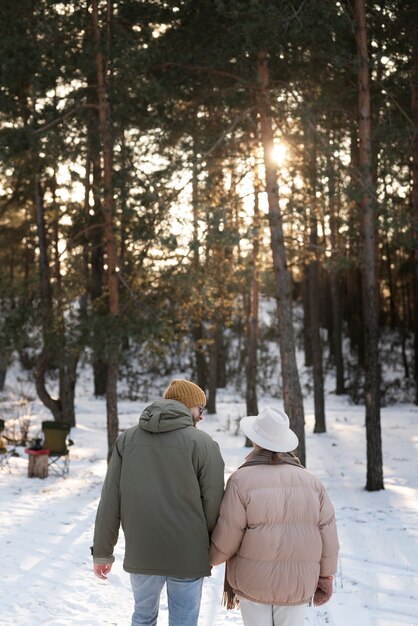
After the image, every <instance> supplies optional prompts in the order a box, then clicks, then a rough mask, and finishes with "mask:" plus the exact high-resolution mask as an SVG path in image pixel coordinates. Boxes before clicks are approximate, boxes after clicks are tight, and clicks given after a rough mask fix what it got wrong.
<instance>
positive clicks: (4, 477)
mask: <svg viewBox="0 0 418 626" xmlns="http://www.w3.org/2000/svg"><path fill="white" fill-rule="evenodd" d="M166 382H167V383H168V382H169V381H168V380H167V381H166ZM13 388H14V385H13V381H12V379H10V380H8V386H7V389H6V392H5V393H3V394H2V395H1V396H0V413H1V417H3V418H6V419H7V418H8V417H10V415H11V414H12V413H11V412H12V409H11V408H10V407H11V404H10V401H11V400H12V399H13V394H12V389H13ZM77 389H78V396H77V403H76V404H77V427H76V428H74V429H73V430H72V433H71V436H72V438H73V439H74V441H75V445H74V447H73V448H71V463H70V472H69V475H68V477H67V478H65V479H62V478H59V477H58V476H55V475H53V474H51V473H50V475H49V476H48V478H46V479H44V480H41V479H37V478H31V479H30V478H28V477H27V464H28V460H27V457H26V455H25V453H24V450H23V448H19V454H20V456H19V457H18V458H13V459H11V461H10V465H11V471H10V473H9V472H8V471H7V470H5V469H2V470H1V471H0V493H1V508H0V540H1V546H2V550H1V563H2V570H3V573H2V583H1V591H2V593H1V617H0V623H1V624H2V626H35V625H36V626H40V625H42V626H70V625H72V626H73V625H75V624H77V625H80V626H81V625H83V626H99V625H109V626H110V625H111V626H128V625H129V624H130V616H131V613H132V595H131V590H130V584H129V577H128V575H127V574H126V573H125V572H124V571H123V569H122V559H123V550H124V545H123V535H122V533H121V535H120V538H119V543H118V545H117V548H116V551H115V555H116V562H115V564H114V566H113V569H112V572H111V574H110V576H109V580H108V581H106V582H104V581H99V580H98V579H97V578H95V577H94V575H93V573H92V563H91V557H90V549H89V547H90V545H91V543H92V535H93V525H94V518H95V512H96V508H97V504H98V500H99V496H100V489H101V485H102V482H103V478H104V475H105V472H106V460H105V458H106V417H105V402H104V401H103V400H100V399H95V398H93V397H92V395H91V393H90V392H89V389H91V382H90V381H89V380H88V378H87V377H86V378H85V379H82V380H80V381H79V383H78V387H77ZM151 396H152V394H151ZM153 399H158V396H157V395H156V396H155V398H153V397H150V400H153ZM272 403H273V404H276V405H279V406H280V403H278V401H277V400H276V401H274V400H272V399H271V398H268V397H262V398H261V399H260V402H259V404H260V408H262V407H263V406H265V405H267V404H272ZM146 404H147V403H142V402H129V401H121V402H120V405H119V412H120V427H121V428H127V427H130V426H132V425H134V424H136V422H137V420H138V418H139V415H140V413H141V411H142V409H143V408H144V406H145V405H146ZM305 407H306V409H305V410H306V433H307V435H306V447H307V467H308V469H309V470H310V471H312V472H313V473H315V474H316V475H317V476H318V477H319V478H320V479H321V480H322V481H323V483H324V484H325V486H326V488H327V490H328V492H329V494H330V497H331V499H332V501H333V503H334V506H335V509H336V516H337V524H338V530H339V536H340V542H341V553H340V559H339V569H338V575H337V577H336V584H335V593H334V596H333V598H332V600H331V602H330V603H329V604H327V605H326V606H324V607H322V608H318V609H314V608H312V609H309V610H308V614H307V618H306V622H305V626H307V625H310V626H317V625H319V624H328V625H330V626H401V625H402V626H405V625H410V626H418V471H417V467H418V466H417V452H418V429H417V426H418V412H417V408H416V407H415V406H412V405H398V406H392V407H390V408H385V409H382V432H383V451H384V477H385V490H384V491H379V492H374V493H368V492H366V491H365V490H364V484H365V480H366V439H365V428H364V408H363V407H361V406H353V405H352V404H350V402H349V400H348V399H347V398H346V397H336V396H335V395H332V394H328V395H327V402H326V408H327V431H328V432H327V433H326V434H322V435H314V434H312V430H313V414H312V401H311V400H310V399H309V398H308V399H307V400H306V403H305ZM217 409H218V413H217V414H216V415H212V416H206V417H205V420H204V421H203V422H202V423H201V424H200V425H199V427H200V428H202V429H204V430H206V431H207V432H209V433H210V434H211V435H212V436H213V437H214V438H215V439H216V440H217V441H218V442H219V445H220V447H221V451H222V454H223V456H224V459H225V463H226V478H227V477H228V476H229V474H230V473H231V472H232V471H233V470H234V469H235V468H236V467H237V466H238V465H239V464H240V463H241V462H242V461H243V459H244V457H245V455H246V454H247V453H248V449H246V448H244V438H243V436H242V434H241V433H239V432H238V420H239V418H241V417H243V416H244V415H245V404H244V402H243V400H242V398H240V397H237V396H236V395H235V394H234V393H233V392H231V391H220V392H219V401H218V406H217ZM49 418H50V416H49V414H48V412H47V411H46V410H45V409H44V408H43V407H41V406H40V405H39V404H38V403H37V402H35V401H34V402H33V403H32V406H31V417H30V419H31V433H32V434H33V435H35V434H36V433H37V431H38V430H39V428H40V422H41V420H42V419H49ZM222 586H223V566H220V567H217V568H214V570H213V575H212V577H211V578H207V579H206V580H205V584H204V591H203V600H202V608H201V614H200V621H199V625H200V626H221V625H224V624H225V625H229V624H231V625H232V624H234V625H237V626H238V625H241V624H242V621H241V616H240V612H239V610H234V611H228V612H227V611H225V610H224V609H223V608H222V607H221V604H220V599H221V593H222ZM158 623H159V625H161V626H166V625H167V624H168V614H167V602H166V598H165V597H163V598H162V602H161V610H160V616H159V622H158Z"/></svg>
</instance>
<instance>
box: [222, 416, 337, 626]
mask: <svg viewBox="0 0 418 626" xmlns="http://www.w3.org/2000/svg"><path fill="white" fill-rule="evenodd" d="M241 427H242V429H243V430H244V433H245V434H246V435H247V437H248V438H249V439H250V440H251V441H252V442H253V443H254V444H255V445H254V451H253V452H252V453H251V454H250V455H249V456H248V457H247V459H246V463H245V464H244V466H241V468H239V469H238V470H237V471H236V472H234V473H233V474H232V475H231V477H230V479H229V481H228V484H227V487H226V491H225V495H224V499H223V501H222V505H221V509H220V516H219V518H218V521H217V524H216V526H215V529H214V531H213V533H212V545H211V553H210V562H211V564H212V565H219V564H220V563H223V562H225V561H227V588H229V592H230V593H231V592H233V594H235V596H237V597H238V599H239V601H240V607H241V612H242V617H243V621H244V624H245V626H256V625H257V626H267V625H268V626H284V625H286V626H299V625H300V626H302V625H303V621H304V615H305V609H306V606H307V605H308V604H309V603H310V602H311V601H312V599H313V600H314V603H315V604H316V605H318V604H323V603H324V602H326V601H327V600H328V599H329V598H330V596H331V594H332V582H333V575H334V574H335V572H336V569H337V556H338V549H339V544H338V538H337V531H336V525H335V518H334V508H333V506H332V504H331V501H330V499H329V497H328V495H327V493H326V491H325V488H324V486H323V485H322V483H321V482H320V481H319V480H318V479H317V478H316V477H315V476H313V475H312V474H310V473H309V472H307V471H306V470H305V469H304V468H303V467H302V466H301V465H300V462H299V460H298V459H297V458H296V457H295V456H294V455H292V454H288V452H289V450H294V449H295V448H296V447H297V444H298V439H297V437H296V435H295V433H293V432H292V431H291V430H290V428H289V420H288V417H287V415H286V414H285V413H283V412H282V411H278V410H277V409H271V408H266V409H264V410H263V411H262V412H261V413H260V415H258V416H255V417H246V418H244V419H243V420H241ZM279 453H280V454H279ZM231 588H232V589H231ZM231 599H232V598H231V597H230V600H231ZM233 605H234V604H233V603H230V605H229V607H232V606H233Z"/></svg>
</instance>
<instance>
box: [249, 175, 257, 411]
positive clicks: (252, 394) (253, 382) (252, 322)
mask: <svg viewBox="0 0 418 626" xmlns="http://www.w3.org/2000/svg"><path fill="white" fill-rule="evenodd" d="M259 192H260V191H259V187H258V184H256V185H254V221H253V230H254V234H253V249H252V258H251V267H250V277H249V278H250V285H249V290H248V292H249V293H248V298H247V306H246V308H247V315H246V317H247V324H246V343H247V361H246V380H247V386H246V394H245V400H246V405H247V415H258V402H257V365H258V360H257V348H258V295H259V276H258V274H259V271H258V255H259V249H260V210H259Z"/></svg>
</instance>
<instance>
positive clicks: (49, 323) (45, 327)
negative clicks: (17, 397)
mask: <svg viewBox="0 0 418 626" xmlns="http://www.w3.org/2000/svg"><path fill="white" fill-rule="evenodd" d="M34 185H35V186H34V199H35V202H34V204H35V215H36V227H37V234H38V246H39V278H40V290H39V293H40V314H41V325H42V339H43V346H42V350H41V352H40V354H39V355H38V357H37V359H36V365H35V368H34V379H35V388H36V392H37V394H38V397H39V399H40V401H41V402H42V403H43V404H44V405H45V406H46V407H47V409H49V410H50V411H51V413H52V415H53V417H54V419H56V420H61V418H62V405H61V401H60V399H59V398H53V397H52V396H51V395H50V394H49V392H48V390H47V388H46V373H47V370H48V368H49V367H50V365H51V360H52V352H53V351H54V348H55V344H56V337H55V331H54V327H55V324H54V320H53V302H52V287H51V271H50V266H49V256H48V242H47V237H46V226H45V214H44V203H43V191H42V187H41V183H40V178H39V173H38V172H36V174H35V181H34Z"/></svg>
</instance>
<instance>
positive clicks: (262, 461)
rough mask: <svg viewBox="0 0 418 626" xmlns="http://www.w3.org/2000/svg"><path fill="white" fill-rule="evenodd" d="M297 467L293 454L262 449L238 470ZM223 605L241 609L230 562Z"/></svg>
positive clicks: (296, 459)
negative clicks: (262, 466) (256, 466)
mask: <svg viewBox="0 0 418 626" xmlns="http://www.w3.org/2000/svg"><path fill="white" fill-rule="evenodd" d="M286 464H287V465H295V466H296V467H301V468H303V465H302V463H301V462H300V461H299V459H298V457H297V456H296V455H295V454H293V453H292V452H270V450H263V449H261V448H259V449H257V450H253V451H252V452H250V454H249V455H248V456H247V457H246V458H245V463H243V464H242V465H240V466H239V468H238V469H241V468H243V467H251V466H253V465H286ZM222 604H223V606H225V607H226V608H227V609H236V608H238V607H239V598H238V596H237V595H235V591H234V590H233V589H232V587H231V585H230V584H229V582H228V562H226V563H225V579H224V592H223V596H222Z"/></svg>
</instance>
